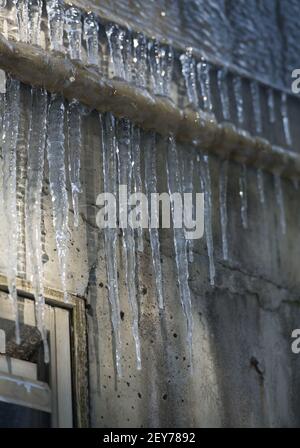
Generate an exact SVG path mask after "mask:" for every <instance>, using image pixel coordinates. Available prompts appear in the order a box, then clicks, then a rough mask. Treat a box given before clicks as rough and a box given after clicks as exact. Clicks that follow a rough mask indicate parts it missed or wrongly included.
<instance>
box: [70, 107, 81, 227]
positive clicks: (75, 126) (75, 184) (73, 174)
mask: <svg viewBox="0 0 300 448" xmlns="http://www.w3.org/2000/svg"><path fill="white" fill-rule="evenodd" d="M68 147H69V176H70V182H71V190H72V202H73V210H74V227H78V225H79V206H78V195H79V193H81V182H80V154H81V105H80V104H79V103H78V101H76V100H74V101H72V102H71V103H70V104H69V107H68Z"/></svg>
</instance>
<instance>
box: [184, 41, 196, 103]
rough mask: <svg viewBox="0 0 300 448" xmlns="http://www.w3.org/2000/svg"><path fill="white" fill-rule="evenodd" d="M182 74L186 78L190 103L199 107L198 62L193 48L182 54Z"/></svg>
mask: <svg viewBox="0 0 300 448" xmlns="http://www.w3.org/2000/svg"><path fill="white" fill-rule="evenodd" d="M180 61H181V66H182V75H183V77H184V80H185V86H186V91H187V96H188V101H189V103H190V104H191V105H192V106H193V107H194V109H195V110H197V109H198V107H199V100H198V93H197V85H196V63H195V59H194V57H193V50H192V48H187V49H186V52H185V53H184V54H182V55H181V56H180Z"/></svg>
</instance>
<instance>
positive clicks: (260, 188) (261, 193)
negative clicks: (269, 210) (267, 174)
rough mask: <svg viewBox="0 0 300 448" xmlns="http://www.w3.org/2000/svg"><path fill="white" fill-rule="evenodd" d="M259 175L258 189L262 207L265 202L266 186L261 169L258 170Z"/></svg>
mask: <svg viewBox="0 0 300 448" xmlns="http://www.w3.org/2000/svg"><path fill="white" fill-rule="evenodd" d="M256 175H257V188H258V194H259V202H260V203H261V205H264V204H265V202H266V200H265V186H264V173H263V170H262V169H261V168H258V169H257V172H256Z"/></svg>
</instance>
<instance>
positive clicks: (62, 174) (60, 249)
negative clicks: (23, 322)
mask: <svg viewBox="0 0 300 448" xmlns="http://www.w3.org/2000/svg"><path fill="white" fill-rule="evenodd" d="M64 114H65V106H64V103H63V100H62V98H61V97H60V96H59V95H55V94H53V95H52V96H51V101H50V105H49V109H48V139H47V158H48V164H49V182H50V192H51V197H52V208H53V226H54V230H55V239H56V248H57V255H58V262H59V268H60V277H61V284H62V289H63V293H64V299H65V301H66V302H67V301H68V293H67V284H66V280H67V278H66V275H67V273H66V263H67V253H68V248H67V243H68V235H69V227H68V212H69V203H68V193H67V188H66V170H65V136H64Z"/></svg>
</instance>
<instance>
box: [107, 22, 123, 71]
mask: <svg viewBox="0 0 300 448" xmlns="http://www.w3.org/2000/svg"><path fill="white" fill-rule="evenodd" d="M106 35H107V40H108V46H109V52H110V61H111V65H112V69H113V74H114V77H115V78H121V79H125V67H124V58H123V49H124V38H125V31H123V30H122V29H120V28H119V27H118V25H109V26H108V27H107V28H106Z"/></svg>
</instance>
